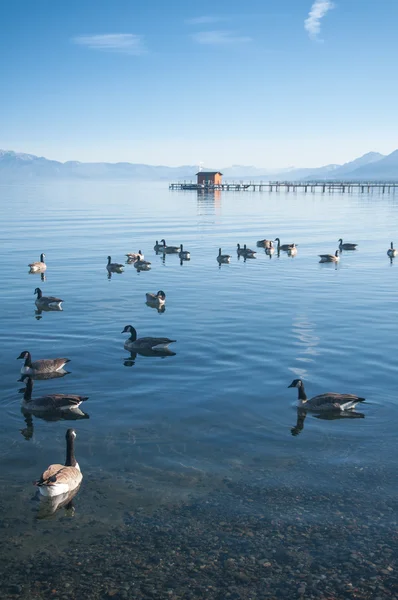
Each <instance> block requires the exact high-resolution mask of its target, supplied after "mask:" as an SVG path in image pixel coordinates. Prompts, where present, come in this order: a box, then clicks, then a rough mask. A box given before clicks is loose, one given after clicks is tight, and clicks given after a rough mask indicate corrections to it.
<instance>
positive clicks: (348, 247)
mask: <svg viewBox="0 0 398 600" xmlns="http://www.w3.org/2000/svg"><path fill="white" fill-rule="evenodd" d="M357 246H358V244H350V243H348V242H346V243H345V244H343V240H342V239H341V238H340V239H339V248H340V250H356V249H357Z"/></svg>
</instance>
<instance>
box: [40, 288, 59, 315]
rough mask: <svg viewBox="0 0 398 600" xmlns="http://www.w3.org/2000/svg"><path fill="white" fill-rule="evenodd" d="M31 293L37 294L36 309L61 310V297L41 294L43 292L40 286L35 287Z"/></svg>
mask: <svg viewBox="0 0 398 600" xmlns="http://www.w3.org/2000/svg"><path fill="white" fill-rule="evenodd" d="M33 293H34V294H37V298H36V300H35V304H36V306H37V308H38V309H40V310H46V309H50V310H52V309H55V310H62V307H61V304H62V302H63V300H61V298H56V297H55V296H43V292H42V291H41V289H40V288H36V289H35V291H34V292H33Z"/></svg>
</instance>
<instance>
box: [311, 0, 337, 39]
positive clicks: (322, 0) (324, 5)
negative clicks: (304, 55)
mask: <svg viewBox="0 0 398 600" xmlns="http://www.w3.org/2000/svg"><path fill="white" fill-rule="evenodd" d="M333 7H334V4H333V2H332V1H331V0H315V2H314V4H313V5H312V6H311V10H310V12H309V13H308V17H307V18H306V20H305V21H304V28H305V30H306V31H307V32H308V35H309V36H310V38H311V39H312V40H317V39H319V37H318V36H319V34H320V31H321V19H322V18H323V17H324V16H325V15H326V13H327V12H329V10H330V9H332V8H333Z"/></svg>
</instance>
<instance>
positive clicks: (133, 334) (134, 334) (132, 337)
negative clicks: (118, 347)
mask: <svg viewBox="0 0 398 600" xmlns="http://www.w3.org/2000/svg"><path fill="white" fill-rule="evenodd" d="M129 339H130V341H132V342H135V340H136V339H137V332H136V330H135V329H134V327H132V328H131V330H130V338H129Z"/></svg>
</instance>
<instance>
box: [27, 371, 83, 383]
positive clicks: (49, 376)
mask: <svg viewBox="0 0 398 600" xmlns="http://www.w3.org/2000/svg"><path fill="white" fill-rule="evenodd" d="M71 372H72V371H67V370H66V369H62V370H61V371H52V372H51V373H35V374H32V375H29V374H24V375H21V378H20V379H18V381H21V382H22V383H24V381H25V379H27V378H28V377H30V378H31V379H35V380H44V379H59V378H60V377H65V375H69V374H70V373H71Z"/></svg>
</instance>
